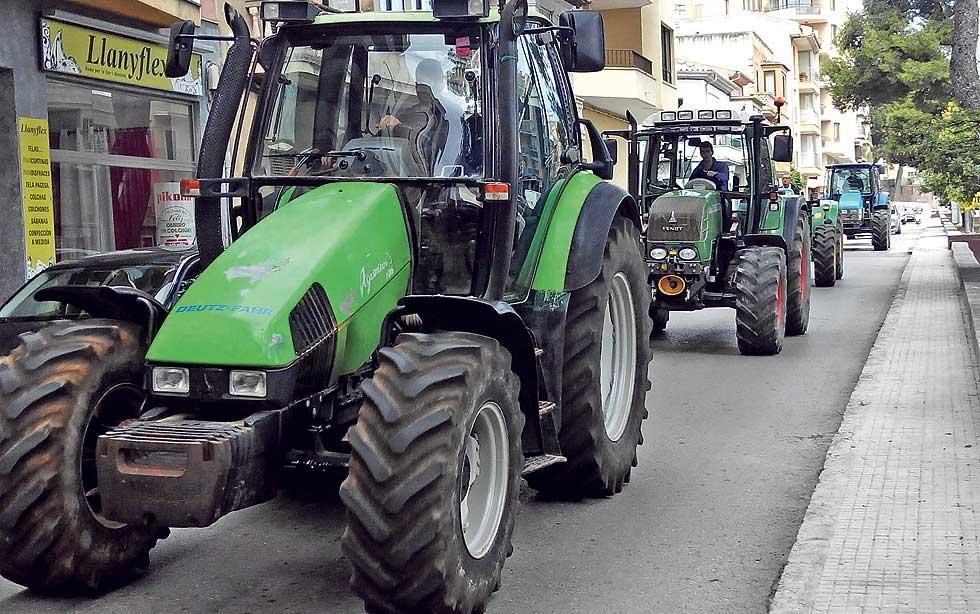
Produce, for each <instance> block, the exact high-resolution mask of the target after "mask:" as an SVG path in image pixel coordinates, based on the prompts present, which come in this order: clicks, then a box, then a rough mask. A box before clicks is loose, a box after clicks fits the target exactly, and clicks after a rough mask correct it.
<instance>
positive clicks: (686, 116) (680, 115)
mask: <svg viewBox="0 0 980 614" xmlns="http://www.w3.org/2000/svg"><path fill="white" fill-rule="evenodd" d="M677 119H679V120H681V121H685V120H691V119H694V111H678V112H677Z"/></svg>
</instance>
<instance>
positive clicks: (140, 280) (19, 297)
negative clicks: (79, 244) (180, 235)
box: [0, 247, 199, 356]
mask: <svg viewBox="0 0 980 614" xmlns="http://www.w3.org/2000/svg"><path fill="white" fill-rule="evenodd" d="M197 263H198V257H197V250H196V249H184V250H180V251H175V250H172V249H165V248H160V247H150V248H141V249H133V250H125V251H119V252H109V253H106V254H99V255H96V256H88V257H85V258H82V259H80V260H73V261H71V262H64V263H59V264H56V265H54V266H51V267H48V268H47V269H44V270H43V271H41V272H40V273H38V274H37V275H35V276H34V277H32V278H31V279H30V280H29V281H28V282H27V283H25V284H24V285H23V286H21V288H20V289H19V290H18V291H17V292H15V293H14V295H13V296H12V297H10V299H8V300H7V302H6V303H4V304H3V305H2V306H0V356H2V355H4V354H7V353H9V352H10V351H11V350H13V349H14V348H15V347H17V336H18V335H20V334H21V333H25V332H30V331H35V330H38V329H40V328H42V327H43V326H44V325H45V324H46V323H47V322H50V321H52V320H64V319H77V318H85V317H88V316H87V314H86V313H84V312H82V311H80V310H79V309H78V308H76V307H72V306H70V305H66V304H65V303H59V302H38V301H35V300H34V294H35V293H36V292H37V291H38V290H41V289H44V288H50V287H52V286H64V285H83V286H112V287H128V288H136V289H137V290H142V291H144V292H146V293H147V294H150V295H152V296H153V297H154V298H155V299H156V300H157V302H159V303H160V304H161V305H163V306H164V307H165V308H167V309H170V307H172V306H173V304H174V303H175V302H176V301H177V298H178V297H179V296H180V295H181V294H182V293H183V291H184V290H185V289H186V288H187V286H188V285H190V282H191V281H192V280H193V279H194V277H196V276H197V273H198V272H199V267H198V266H197Z"/></svg>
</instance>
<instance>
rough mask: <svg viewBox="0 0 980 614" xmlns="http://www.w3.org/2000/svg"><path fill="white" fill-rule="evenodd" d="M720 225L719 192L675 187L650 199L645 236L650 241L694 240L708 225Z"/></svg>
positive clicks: (702, 238)
mask: <svg viewBox="0 0 980 614" xmlns="http://www.w3.org/2000/svg"><path fill="white" fill-rule="evenodd" d="M715 219H717V226H718V227H720V225H721V196H720V195H719V193H718V192H715V191H713V190H677V191H675V192H668V193H667V194H664V195H663V196H660V197H658V198H657V199H656V200H655V201H653V205H651V207H650V222H649V224H648V225H647V240H648V241H650V242H658V243H664V242H668V243H670V242H681V241H682V242H687V243H691V242H697V241H703V240H705V239H706V238H707V237H706V236H705V234H706V232H708V230H709V227H710V226H712V225H714V224H713V221H714V220H715Z"/></svg>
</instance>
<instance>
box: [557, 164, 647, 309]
mask: <svg viewBox="0 0 980 614" xmlns="http://www.w3.org/2000/svg"><path fill="white" fill-rule="evenodd" d="M617 216H622V217H625V218H626V219H628V220H630V221H631V222H633V225H634V226H636V230H637V232H639V231H640V229H641V228H642V224H641V222H640V209H639V207H637V206H636V201H635V200H633V197H632V196H630V195H629V194H628V193H627V192H626V190H624V189H623V188H621V187H619V186H618V185H616V184H613V183H609V182H601V183H597V184H596V185H595V187H593V188H592V191H590V192H589V195H588V196H587V197H586V199H585V203H584V204H583V205H582V211H581V213H580V214H579V216H578V221H577V222H576V223H575V232H574V233H573V234H572V242H571V245H570V246H569V250H568V263H567V265H566V268H565V291H566V292H571V291H572V290H578V289H579V288H584V287H585V286H587V285H589V284H590V283H592V281H593V280H594V279H595V278H596V277H598V276H599V272H600V271H601V270H602V254H603V251H604V250H605V246H606V239H607V238H608V237H609V229H610V228H612V224H613V220H614V219H615V218H616V217H617Z"/></svg>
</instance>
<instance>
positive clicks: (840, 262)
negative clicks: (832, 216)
mask: <svg viewBox="0 0 980 614" xmlns="http://www.w3.org/2000/svg"><path fill="white" fill-rule="evenodd" d="M836 274H837V275H836V276H837V279H843V277H844V231H843V230H842V229H841V228H839V227H838V228H837V271H836Z"/></svg>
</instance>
